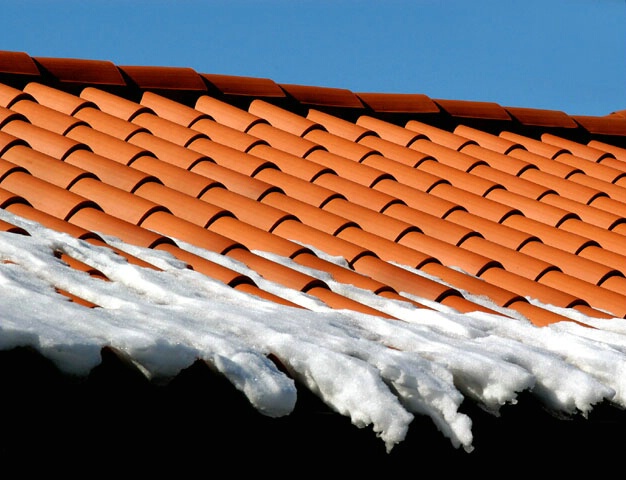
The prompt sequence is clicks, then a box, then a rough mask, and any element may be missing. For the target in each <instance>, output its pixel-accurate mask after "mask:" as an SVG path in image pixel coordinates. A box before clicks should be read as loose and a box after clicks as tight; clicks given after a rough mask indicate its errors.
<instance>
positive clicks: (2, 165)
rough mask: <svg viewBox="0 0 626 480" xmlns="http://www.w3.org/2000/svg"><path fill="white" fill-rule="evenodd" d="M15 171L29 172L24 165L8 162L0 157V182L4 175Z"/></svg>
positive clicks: (6, 175)
mask: <svg viewBox="0 0 626 480" xmlns="http://www.w3.org/2000/svg"><path fill="white" fill-rule="evenodd" d="M25 148H28V147H25ZM15 172H23V173H30V172H29V171H28V170H26V169H25V168H24V167H21V166H19V165H16V164H15V163H13V162H9V161H8V160H5V159H4V158H0V182H2V181H3V180H4V179H5V178H6V177H8V176H9V175H11V174H12V173H15Z"/></svg>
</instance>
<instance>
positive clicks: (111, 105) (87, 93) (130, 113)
mask: <svg viewBox="0 0 626 480" xmlns="http://www.w3.org/2000/svg"><path fill="white" fill-rule="evenodd" d="M80 98H82V99H84V100H88V101H90V102H92V103H93V104H95V105H97V107H98V108H99V109H100V110H102V111H103V112H105V113H109V114H111V115H113V116H115V117H117V118H121V119H122V120H126V121H131V120H132V119H133V118H134V117H135V116H136V115H138V114H139V113H142V112H150V111H151V110H150V109H149V108H147V107H144V106H143V105H140V104H139V103H136V102H133V101H131V100H127V99H125V98H123V97H120V96H119V95H114V94H112V93H109V92H106V91H104V90H101V89H98V88H94V87H86V88H83V90H82V91H81V92H80Z"/></svg>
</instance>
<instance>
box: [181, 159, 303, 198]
mask: <svg viewBox="0 0 626 480" xmlns="http://www.w3.org/2000/svg"><path fill="white" fill-rule="evenodd" d="M190 170H191V171H192V172H194V173H197V174H199V175H203V176H205V177H207V178H211V179H214V180H215V181H217V182H219V183H221V184H222V185H224V186H225V187H226V188H228V189H229V190H232V191H233V192H237V193H239V194H241V195H243V196H245V197H248V198H252V199H253V200H260V199H261V198H263V197H264V196H265V195H267V194H268V193H269V192H273V191H276V190H277V188H276V187H275V186H274V185H272V184H271V183H269V182H266V181H264V180H263V178H264V176H263V177H262V174H263V173H264V172H279V171H278V170H275V169H273V168H266V169H263V170H262V171H261V172H259V173H258V174H257V176H256V177H248V176H247V175H244V174H243V173H239V172H236V171H234V170H231V169H230V168H226V167H223V166H221V165H217V164H215V163H213V162H209V161H204V162H198V163H196V164H195V165H193V166H192V167H191V168H190ZM279 173H282V172H279ZM292 178H293V177H292ZM305 183H306V184H307V185H310V183H308V182H305Z"/></svg>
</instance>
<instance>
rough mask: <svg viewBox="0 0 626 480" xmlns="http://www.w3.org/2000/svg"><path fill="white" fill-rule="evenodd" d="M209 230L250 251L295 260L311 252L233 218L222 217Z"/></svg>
mask: <svg viewBox="0 0 626 480" xmlns="http://www.w3.org/2000/svg"><path fill="white" fill-rule="evenodd" d="M283 223H285V222H283ZM208 229H209V230H210V231H212V232H216V233H219V234H220V235H223V236H225V237H228V238H232V239H234V240H236V241H238V242H239V243H241V244H242V245H245V246H246V248H247V249H248V250H261V251H265V252H272V253H275V254H277V255H281V256H283V257H288V258H293V257H294V256H295V255H297V254H298V253H301V252H305V251H309V249H308V248H306V247H303V246H301V245H299V244H298V243H295V242H293V241H291V240H287V239H285V238H283V237H281V236H279V235H275V234H273V233H269V232H266V231H265V230H261V229H260V228H257V227H255V226H253V225H249V224H247V223H244V222H242V221H241V220H239V219H237V218H233V217H227V216H224V217H220V218H218V219H216V220H215V221H214V222H213V223H211V225H209V227H208Z"/></svg>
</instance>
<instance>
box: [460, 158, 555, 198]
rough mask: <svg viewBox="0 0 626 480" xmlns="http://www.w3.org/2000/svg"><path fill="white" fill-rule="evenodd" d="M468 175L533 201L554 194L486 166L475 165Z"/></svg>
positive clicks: (532, 183) (528, 181)
mask: <svg viewBox="0 0 626 480" xmlns="http://www.w3.org/2000/svg"><path fill="white" fill-rule="evenodd" d="M530 170H536V169H530ZM470 173H471V174H472V175H473V176H475V177H479V178H484V179H485V180H488V181H490V182H493V183H494V184H497V185H501V186H502V187H504V188H506V189H507V190H509V191H511V192H514V193H518V194H520V195H523V196H524V197H528V198H532V199H535V200H536V199H539V198H541V197H543V196H544V195H546V194H547V193H549V192H554V190H552V189H551V188H549V187H545V186H542V185H539V184H537V183H535V182H532V181H530V180H528V179H526V178H520V177H516V176H515V175H512V174H510V173H506V172H503V171H501V170H496V169H495V168H492V167H489V166H487V165H477V166H476V167H475V168H473V169H472V170H470ZM453 185H454V183H453ZM465 190H467V188H466V189H465Z"/></svg>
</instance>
